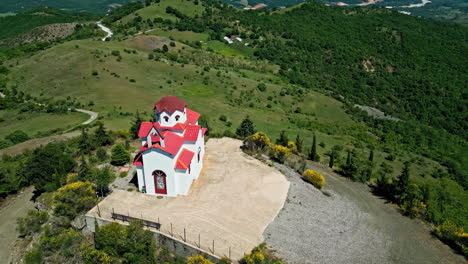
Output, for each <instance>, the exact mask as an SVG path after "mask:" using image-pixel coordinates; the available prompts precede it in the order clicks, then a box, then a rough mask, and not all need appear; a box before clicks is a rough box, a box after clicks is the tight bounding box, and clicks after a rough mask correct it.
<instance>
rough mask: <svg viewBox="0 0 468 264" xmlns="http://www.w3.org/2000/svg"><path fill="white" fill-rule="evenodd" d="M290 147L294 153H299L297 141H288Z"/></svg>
mask: <svg viewBox="0 0 468 264" xmlns="http://www.w3.org/2000/svg"><path fill="white" fill-rule="evenodd" d="M288 149H289V150H290V151H291V152H292V153H297V146H296V143H294V142H293V141H289V142H288Z"/></svg>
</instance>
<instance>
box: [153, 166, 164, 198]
mask: <svg viewBox="0 0 468 264" xmlns="http://www.w3.org/2000/svg"><path fill="white" fill-rule="evenodd" d="M153 177H154V186H155V189H156V194H167V186H166V173H164V172H163V171H160V170H155V171H154V172H153Z"/></svg>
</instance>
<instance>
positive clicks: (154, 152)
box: [137, 130, 205, 197]
mask: <svg viewBox="0 0 468 264" xmlns="http://www.w3.org/2000/svg"><path fill="white" fill-rule="evenodd" d="M199 148H200V161H199V160H198V149H199ZM183 149H188V150H190V151H192V152H193V153H194V155H193V158H192V161H191V163H190V173H189V171H188V170H186V171H185V170H176V169H174V166H175V162H176V161H177V158H178V156H179V155H180V153H181V151H182V150H183ZM204 155H205V140H204V137H203V136H202V133H201V130H200V133H199V134H198V138H197V140H196V141H186V142H184V144H182V146H181V148H180V149H179V152H178V154H177V155H176V156H172V155H170V154H168V153H166V152H164V151H162V150H159V149H157V148H152V149H150V150H147V151H145V152H143V164H144V167H137V174H138V184H139V189H140V191H141V189H142V187H143V185H145V186H146V193H147V194H150V195H161V194H156V190H155V182H154V177H153V172H154V171H155V170H161V171H163V172H164V173H165V174H166V188H167V196H171V197H175V196H177V195H187V194H188V193H189V191H190V186H191V184H192V182H193V180H194V179H197V178H198V176H199V175H200V172H201V170H202V168H203V156H204ZM140 182H144V184H140Z"/></svg>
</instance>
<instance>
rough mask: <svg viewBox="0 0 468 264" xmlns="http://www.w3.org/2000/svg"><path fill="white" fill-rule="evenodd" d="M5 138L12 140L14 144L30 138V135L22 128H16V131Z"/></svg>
mask: <svg viewBox="0 0 468 264" xmlns="http://www.w3.org/2000/svg"><path fill="white" fill-rule="evenodd" d="M5 139H7V140H9V141H11V143H13V144H18V143H21V142H24V141H26V140H28V139H29V136H28V135H27V134H26V133H24V132H23V131H22V130H16V131H15V132H13V133H11V134H9V135H7V136H6V137H5Z"/></svg>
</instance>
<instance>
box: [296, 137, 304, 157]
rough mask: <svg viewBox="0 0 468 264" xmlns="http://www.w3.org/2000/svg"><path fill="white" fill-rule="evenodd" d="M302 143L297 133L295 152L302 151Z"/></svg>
mask: <svg viewBox="0 0 468 264" xmlns="http://www.w3.org/2000/svg"><path fill="white" fill-rule="evenodd" d="M302 143H303V140H302V138H301V136H300V135H299V134H297V136H296V147H297V152H298V153H302Z"/></svg>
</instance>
